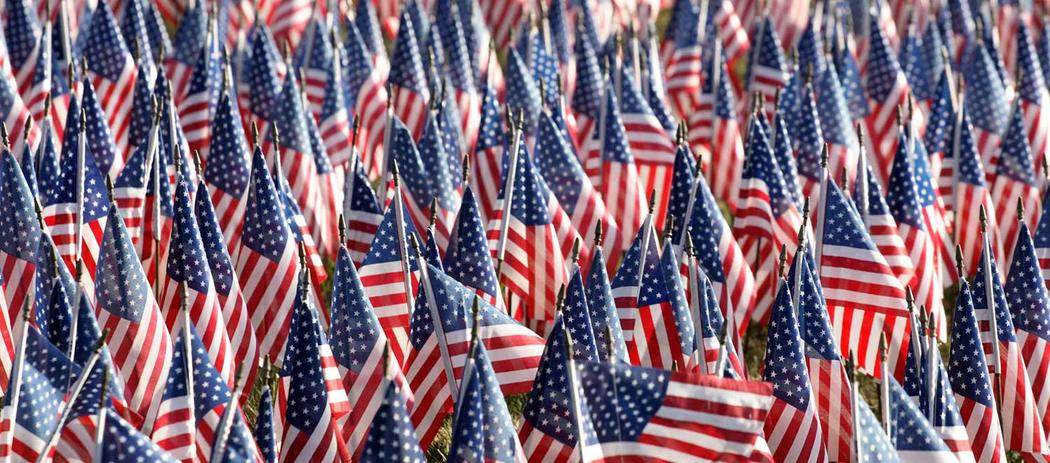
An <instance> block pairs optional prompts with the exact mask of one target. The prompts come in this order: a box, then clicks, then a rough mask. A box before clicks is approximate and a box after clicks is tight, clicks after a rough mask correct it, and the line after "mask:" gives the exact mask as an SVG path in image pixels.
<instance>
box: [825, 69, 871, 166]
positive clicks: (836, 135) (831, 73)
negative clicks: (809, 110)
mask: <svg viewBox="0 0 1050 463" xmlns="http://www.w3.org/2000/svg"><path fill="white" fill-rule="evenodd" d="M827 66H828V67H827V68H826V69H825V70H824V72H820V73H817V74H815V75H814V76H813V78H814V79H815V82H814V96H815V98H814V101H815V103H816V105H817V115H818V116H819V117H820V128H821V132H822V133H823V135H824V142H825V143H827V145H828V172H834V173H835V175H838V174H839V173H841V172H843V171H846V172H847V178H848V179H849V180H851V181H852V180H853V179H854V178H855V177H856V175H857V172H856V166H857V158H858V157H859V154H860V146H859V145H858V144H857V133H856V132H855V131H854V129H853V124H852V123H851V120H852V119H851V117H852V116H851V115H850V111H849V106H848V103H847V101H846V94H845V92H844V91H843V89H842V85H841V83H840V82H839V78H838V74H837V73H836V72H835V69H834V66H833V65H832V63H831V62H828V63H827Z"/></svg>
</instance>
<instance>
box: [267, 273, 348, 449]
mask: <svg viewBox="0 0 1050 463" xmlns="http://www.w3.org/2000/svg"><path fill="white" fill-rule="evenodd" d="M299 291H300V292H303V291H308V289H307V288H306V284H305V283H304V284H302V285H300V288H299ZM314 310H315V309H314V308H313V306H312V304H310V303H309V302H307V300H306V296H305V295H301V297H300V299H299V300H298V301H296V303H295V308H294V309H293V312H294V313H293V314H292V323H291V328H290V330H289V333H288V344H287V345H286V347H287V350H286V352H285V358H284V363H283V367H282V368H281V377H282V389H284V390H285V391H287V392H286V394H287V405H286V408H285V410H284V413H283V416H284V439H283V445H282V447H281V458H282V459H283V460H288V461H298V460H300V459H303V460H308V461H342V462H349V461H350V451H349V450H348V449H347V447H346V441H345V440H344V439H343V436H342V433H341V431H340V428H339V424H338V420H339V418H340V417H341V416H343V415H345V414H347V413H349V412H350V404H349V402H348V401H347V396H346V391H344V390H343V382H342V381H341V378H340V377H339V374H338V371H337V370H336V369H335V368H334V367H335V365H330V364H329V363H333V364H334V363H335V362H333V361H332V360H333V358H332V357H333V353H332V351H331V348H330V347H329V344H328V340H327V339H326V337H325V334H324V331H323V329H322V327H321V323H320V321H319V320H318V319H317V314H316V313H315V312H314ZM330 373H333V374H334V377H333V375H332V374H330Z"/></svg>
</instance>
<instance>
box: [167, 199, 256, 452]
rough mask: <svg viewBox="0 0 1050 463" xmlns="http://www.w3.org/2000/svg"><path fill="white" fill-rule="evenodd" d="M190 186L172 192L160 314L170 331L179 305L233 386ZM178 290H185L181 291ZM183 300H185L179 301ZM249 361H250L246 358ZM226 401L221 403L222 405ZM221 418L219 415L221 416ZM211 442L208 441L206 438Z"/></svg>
mask: <svg viewBox="0 0 1050 463" xmlns="http://www.w3.org/2000/svg"><path fill="white" fill-rule="evenodd" d="M188 190H189V183H188V182H187V181H186V179H184V178H183V179H179V185H178V187H176V189H175V198H174V202H175V211H174V220H173V222H174V226H173V227H172V233H171V238H170V240H171V242H172V243H171V245H170V247H169V251H168V252H169V253H168V256H167V263H166V265H167V272H165V275H166V276H167V278H166V279H165V280H164V281H163V282H162V284H161V285H160V286H159V289H160V300H159V301H158V302H159V303H160V308H161V313H162V314H164V318H165V320H166V321H167V326H168V327H169V329H174V327H175V326H177V325H176V323H177V322H178V319H179V316H180V315H181V310H179V307H180V305H181V304H182V303H185V304H186V310H188V311H189V316H190V318H191V319H192V320H193V324H194V326H195V327H196V329H197V333H199V334H197V336H199V337H200V340H201V342H202V343H203V344H204V345H205V346H206V347H207V352H208V356H209V358H210V359H211V363H212V364H213V365H214V368H215V369H216V370H217V371H218V372H219V375H220V376H221V379H222V381H224V382H225V383H226V385H227V387H229V386H230V385H232V384H233V380H234V368H235V364H236V363H237V358H236V357H234V351H233V346H232V344H231V342H230V337H229V335H228V330H227V328H226V320H225V319H224V317H223V315H222V305H221V304H220V301H219V297H218V292H217V291H216V290H215V287H216V285H215V282H214V281H212V276H211V271H210V270H211V269H210V266H209V265H208V257H207V252H206V250H205V248H204V239H203V238H202V234H201V230H200V227H199V226H198V225H197V219H196V214H195V213H194V204H193V201H192V200H191V199H190V194H189V191H188ZM181 288H185V289H184V290H182V289H181ZM183 297H185V299H186V300H185V301H182V299H183ZM248 360H250V359H248ZM225 402H226V401H225V400H224V401H223V403H225ZM220 415H221V414H220ZM207 441H208V442H211V438H210V437H209V438H208V439H207Z"/></svg>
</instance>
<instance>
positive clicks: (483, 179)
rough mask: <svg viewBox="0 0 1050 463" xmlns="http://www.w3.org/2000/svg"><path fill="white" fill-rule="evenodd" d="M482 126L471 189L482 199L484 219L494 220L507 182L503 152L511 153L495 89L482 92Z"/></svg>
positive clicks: (486, 88) (475, 146)
mask: <svg viewBox="0 0 1050 463" xmlns="http://www.w3.org/2000/svg"><path fill="white" fill-rule="evenodd" d="M481 94H482V99H481V123H480V126H479V130H478V140H477V143H475V144H474V156H473V161H474V162H473V163H472V164H471V173H470V188H471V189H472V190H474V191H475V192H476V193H477V195H478V204H480V205H481V216H482V218H485V219H491V218H492V217H493V215H494V214H495V212H496V208H497V207H498V203H499V194H500V189H501V188H502V184H501V183H500V179H501V178H503V152H504V151H505V150H509V148H506V147H505V145H506V144H507V140H506V133H505V132H504V131H503V122H502V118H501V117H500V110H499V104H500V103H499V99H498V98H497V97H496V93H495V92H494V91H493V90H492V88H490V87H488V86H486V87H484V88H483V89H482V92H481Z"/></svg>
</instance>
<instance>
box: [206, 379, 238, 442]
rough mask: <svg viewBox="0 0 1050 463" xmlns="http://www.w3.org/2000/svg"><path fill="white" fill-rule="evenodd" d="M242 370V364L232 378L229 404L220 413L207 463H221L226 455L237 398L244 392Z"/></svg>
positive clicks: (236, 409) (236, 408) (236, 407)
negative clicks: (213, 443)
mask: <svg viewBox="0 0 1050 463" xmlns="http://www.w3.org/2000/svg"><path fill="white" fill-rule="evenodd" d="M243 370H244V364H243V363H242V364H241V365H238V366H237V372H236V373H235V376H234V378H235V379H234V382H233V384H234V386H233V394H230V400H229V402H226V409H225V410H223V412H222V420H221V421H219V428H218V429H216V430H215V435H216V436H217V437H216V439H215V446H213V447H212V449H211V457H210V458H209V459H208V460H209V461H216V462H217V461H223V459H222V457H223V456H225V455H226V444H227V442H228V441H229V438H230V432H231V431H232V429H233V417H234V413H237V411H238V410H239V408H238V406H237V398H238V397H240V396H241V393H242V392H243V390H244V377H243V376H241V374H242V373H243Z"/></svg>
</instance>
